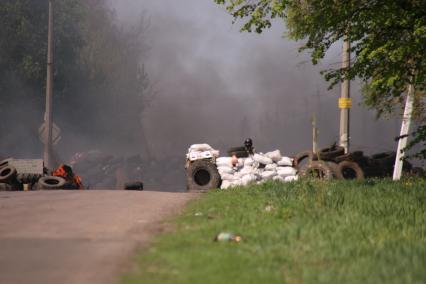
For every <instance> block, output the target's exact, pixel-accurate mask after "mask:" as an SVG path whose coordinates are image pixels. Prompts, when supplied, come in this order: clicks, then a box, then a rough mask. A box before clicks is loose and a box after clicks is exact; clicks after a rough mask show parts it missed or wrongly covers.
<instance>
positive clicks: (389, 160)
mask: <svg viewBox="0 0 426 284" xmlns="http://www.w3.org/2000/svg"><path fill="white" fill-rule="evenodd" d="M371 159H373V160H374V161H375V162H376V163H377V164H379V165H380V166H383V167H392V165H393V164H394V163H395V159H396V153H395V152H383V153H378V154H375V155H373V156H371Z"/></svg>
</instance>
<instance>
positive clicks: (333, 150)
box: [318, 145, 345, 161]
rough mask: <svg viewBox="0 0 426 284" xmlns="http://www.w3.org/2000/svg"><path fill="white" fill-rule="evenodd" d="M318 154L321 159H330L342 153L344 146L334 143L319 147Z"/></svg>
mask: <svg viewBox="0 0 426 284" xmlns="http://www.w3.org/2000/svg"><path fill="white" fill-rule="evenodd" d="M318 154H319V157H320V159H321V160H327V161H332V160H333V159H334V158H336V157H338V156H342V155H344V154H345V148H343V147H341V146H335V145H334V146H331V147H328V148H323V149H321V150H320V151H319V153H318Z"/></svg>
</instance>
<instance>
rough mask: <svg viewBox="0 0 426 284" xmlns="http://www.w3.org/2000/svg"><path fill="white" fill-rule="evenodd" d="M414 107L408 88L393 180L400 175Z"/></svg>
mask: <svg viewBox="0 0 426 284" xmlns="http://www.w3.org/2000/svg"><path fill="white" fill-rule="evenodd" d="M413 105H414V86H413V85H412V84H410V85H409V86H408V94H407V100H406V102H405V109H404V116H403V117H402V124H401V134H400V139H399V141H398V150H397V152H396V159H395V166H394V169H393V180H400V179H401V175H402V166H403V163H404V161H403V159H404V156H405V152H403V150H404V149H405V147H407V141H408V133H409V131H410V126H411V118H412V115H413Z"/></svg>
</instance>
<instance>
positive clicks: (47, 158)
mask: <svg viewBox="0 0 426 284" xmlns="http://www.w3.org/2000/svg"><path fill="white" fill-rule="evenodd" d="M47 41H48V43H47V79H46V112H45V114H44V121H45V124H46V131H47V141H45V143H44V163H45V166H46V167H47V168H48V169H52V167H53V161H52V144H53V143H52V126H53V116H52V106H53V0H49V28H48V38H47Z"/></svg>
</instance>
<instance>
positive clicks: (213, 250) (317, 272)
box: [123, 179, 426, 284]
mask: <svg viewBox="0 0 426 284" xmlns="http://www.w3.org/2000/svg"><path fill="white" fill-rule="evenodd" d="M174 222H175V224H176V230H175V231H174V232H173V233H167V234H164V235H162V236H160V237H158V238H157V239H156V240H155V241H154V243H153V245H152V246H151V247H150V248H149V249H147V251H144V252H142V253H141V255H140V256H138V257H137V258H136V262H137V265H136V267H137V269H136V270H135V271H133V272H132V273H131V274H128V275H126V276H124V278H123V283H126V284H131V283H424V282H425V281H426V270H425V269H424V268H425V267H426V180H424V179H423V180H420V179H407V180H404V181H401V182H397V183H394V182H392V181H390V180H367V181H353V182H348V181H333V182H318V181H302V182H296V183H288V184H282V183H276V182H273V183H272V182H271V183H266V184H263V185H256V186H251V187H247V188H236V189H232V190H227V191H212V192H209V193H207V194H205V195H203V196H202V197H201V198H200V199H197V200H195V201H193V202H192V203H191V204H190V205H189V206H188V207H187V209H186V211H185V212H184V213H183V214H182V215H181V216H180V217H178V218H177V219H176V220H175V221H174ZM223 231H225V232H233V233H236V234H239V235H241V236H242V241H241V242H240V243H236V242H215V241H213V239H214V237H215V235H216V234H218V233H219V232H223Z"/></svg>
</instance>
